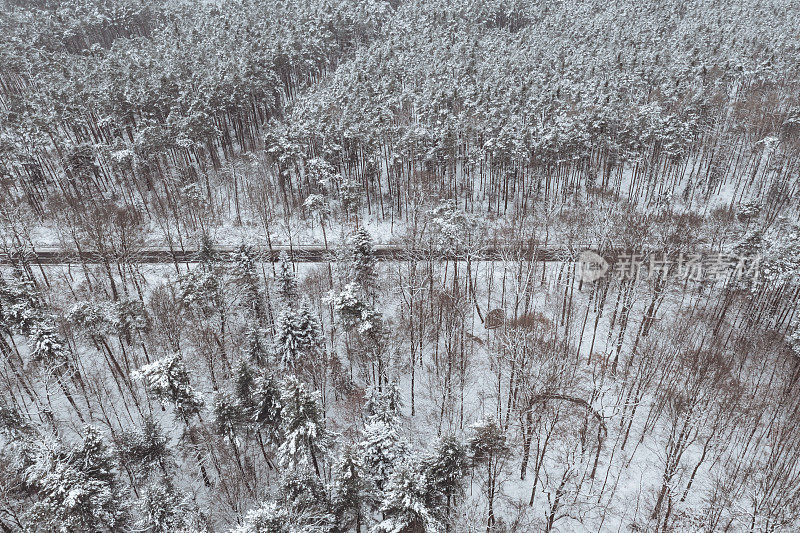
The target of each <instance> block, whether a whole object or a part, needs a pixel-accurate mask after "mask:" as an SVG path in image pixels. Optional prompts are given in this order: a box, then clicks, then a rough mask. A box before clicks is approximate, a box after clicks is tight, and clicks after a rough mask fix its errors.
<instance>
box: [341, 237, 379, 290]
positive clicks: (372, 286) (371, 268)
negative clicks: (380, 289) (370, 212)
mask: <svg viewBox="0 0 800 533" xmlns="http://www.w3.org/2000/svg"><path fill="white" fill-rule="evenodd" d="M347 251H348V254H347V255H348V259H349V262H350V279H351V280H352V281H353V282H355V283H356V284H358V286H359V287H361V290H362V291H364V294H365V295H367V297H368V299H369V300H370V301H371V302H372V303H373V304H374V301H375V297H376V291H377V280H378V275H377V266H376V261H375V251H374V249H373V244H372V236H371V235H370V234H369V233H368V232H367V230H365V229H364V228H360V229H358V230H357V231H356V232H355V233H354V234H353V235H352V236H350V239H349V240H348V248H347Z"/></svg>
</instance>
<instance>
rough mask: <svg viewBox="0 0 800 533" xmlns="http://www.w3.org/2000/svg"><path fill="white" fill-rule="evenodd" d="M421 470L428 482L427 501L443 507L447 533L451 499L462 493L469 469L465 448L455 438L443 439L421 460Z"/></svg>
mask: <svg viewBox="0 0 800 533" xmlns="http://www.w3.org/2000/svg"><path fill="white" fill-rule="evenodd" d="M423 468H424V469H425V473H426V477H427V480H428V501H429V502H431V503H434V502H435V503H436V504H437V505H440V506H443V507H444V513H443V514H444V522H445V526H446V529H447V530H448V531H449V529H450V522H449V521H450V509H451V507H452V504H453V498H454V497H455V496H456V495H458V494H459V493H460V492H461V491H462V483H463V480H464V476H465V475H466V474H467V469H468V468H469V456H468V449H467V446H466V445H465V444H464V443H462V442H461V441H459V440H458V439H457V438H456V437H453V436H448V437H443V438H442V439H440V440H439V442H437V443H436V447H435V449H434V451H433V453H432V454H430V455H429V456H427V457H426V458H425V459H424V460H423ZM442 499H443V500H444V501H443V502H442V501H441V500H442Z"/></svg>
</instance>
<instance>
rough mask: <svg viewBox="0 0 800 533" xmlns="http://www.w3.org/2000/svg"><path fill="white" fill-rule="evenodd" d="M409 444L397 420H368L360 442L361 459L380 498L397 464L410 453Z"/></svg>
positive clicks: (366, 475) (367, 476)
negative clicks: (402, 434)
mask: <svg viewBox="0 0 800 533" xmlns="http://www.w3.org/2000/svg"><path fill="white" fill-rule="evenodd" d="M408 451H409V445H408V443H407V442H406V441H405V439H403V438H402V437H401V436H400V432H399V430H398V428H397V425H396V423H395V422H390V423H386V422H384V421H383V420H381V419H377V420H374V421H371V422H368V423H367V425H366V426H365V427H364V434H363V436H362V440H361V442H360V443H359V460H360V463H361V464H362V465H363V468H364V476H365V478H366V479H367V480H369V482H370V483H371V484H372V486H373V487H374V489H375V491H376V497H377V498H379V499H380V497H381V493H382V492H383V490H384V489H385V487H386V484H387V483H388V481H389V478H390V477H391V475H392V472H393V471H394V468H395V466H396V465H397V464H398V463H399V462H400V461H402V460H403V458H405V456H406V455H407V454H408Z"/></svg>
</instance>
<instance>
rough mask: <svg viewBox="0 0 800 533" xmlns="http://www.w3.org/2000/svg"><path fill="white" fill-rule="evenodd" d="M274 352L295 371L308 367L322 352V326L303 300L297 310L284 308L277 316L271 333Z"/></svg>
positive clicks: (307, 303) (306, 301) (306, 300)
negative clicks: (272, 333) (274, 329)
mask: <svg viewBox="0 0 800 533" xmlns="http://www.w3.org/2000/svg"><path fill="white" fill-rule="evenodd" d="M274 342H275V351H276V353H277V354H278V357H279V358H280V361H281V363H282V364H283V365H284V366H285V367H286V368H289V369H292V370H295V369H297V368H299V367H301V366H310V365H311V364H313V363H314V362H315V361H317V360H318V359H319V358H320V356H321V354H322V352H323V348H322V342H323V340H322V327H321V326H320V323H319V319H318V318H317V317H316V315H314V314H313V313H312V311H311V305H310V303H309V302H308V299H306V298H304V299H303V302H302V303H301V304H300V307H299V309H297V310H293V309H290V308H287V309H286V310H284V312H283V313H281V315H280V316H279V317H278V320H277V322H276V333H275V341H274Z"/></svg>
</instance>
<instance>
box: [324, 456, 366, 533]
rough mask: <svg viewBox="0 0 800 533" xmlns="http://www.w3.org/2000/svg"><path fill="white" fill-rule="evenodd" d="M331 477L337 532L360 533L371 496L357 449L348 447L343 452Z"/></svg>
mask: <svg viewBox="0 0 800 533" xmlns="http://www.w3.org/2000/svg"><path fill="white" fill-rule="evenodd" d="M331 477H332V479H333V481H332V484H331V509H332V512H333V514H334V516H335V518H336V524H337V531H339V532H346V531H349V530H350V529H352V528H353V527H355V530H356V532H357V533H359V532H360V531H361V525H362V523H363V520H364V507H365V505H366V504H367V503H368V501H369V494H368V492H367V490H368V487H367V483H366V481H365V480H364V469H363V466H362V465H361V463H360V460H359V457H358V453H357V450H356V449H354V448H353V447H351V446H347V447H345V448H344V449H343V450H342V452H341V455H340V456H339V459H338V460H337V462H336V464H335V465H334V467H333V475H332V476H331Z"/></svg>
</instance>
